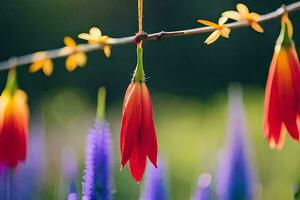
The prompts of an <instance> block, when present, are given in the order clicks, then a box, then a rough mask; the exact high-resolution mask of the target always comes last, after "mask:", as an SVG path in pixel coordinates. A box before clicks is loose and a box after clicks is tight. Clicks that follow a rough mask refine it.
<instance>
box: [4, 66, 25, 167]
mask: <svg viewBox="0 0 300 200" xmlns="http://www.w3.org/2000/svg"><path fill="white" fill-rule="evenodd" d="M15 79H16V74H15V71H10V72H9V75H8V81H7V85H6V87H5V89H4V91H3V93H2V94H1V96H0V163H2V164H4V165H6V166H8V167H11V168H15V167H16V166H17V165H18V163H19V161H24V160H25V159H26V151H27V133H28V120H29V109H28V105H27V95H26V93H25V92H24V91H22V90H20V89H18V88H17V85H16V80H15Z"/></svg>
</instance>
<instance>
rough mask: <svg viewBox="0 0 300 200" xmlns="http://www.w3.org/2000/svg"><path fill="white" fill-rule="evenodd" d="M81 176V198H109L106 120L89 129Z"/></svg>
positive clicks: (109, 140)
mask: <svg viewBox="0 0 300 200" xmlns="http://www.w3.org/2000/svg"><path fill="white" fill-rule="evenodd" d="M86 145H87V146H86V161H85V170H84V176H83V181H84V182H83V186H82V187H83V189H82V190H83V191H82V193H83V197H82V199H83V200H111V199H112V189H111V184H112V183H111V156H112V155H111V146H112V140H111V133H110V129H109V124H108V122H107V121H101V122H99V121H98V120H95V122H94V124H93V127H92V128H90V129H89V131H88V136H87V144H86Z"/></svg>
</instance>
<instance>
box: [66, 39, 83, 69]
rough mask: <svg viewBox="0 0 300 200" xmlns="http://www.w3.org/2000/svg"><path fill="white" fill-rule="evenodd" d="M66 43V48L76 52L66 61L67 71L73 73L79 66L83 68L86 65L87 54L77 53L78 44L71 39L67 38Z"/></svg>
mask: <svg viewBox="0 0 300 200" xmlns="http://www.w3.org/2000/svg"><path fill="white" fill-rule="evenodd" d="M64 43H65V45H66V47H68V48H70V49H71V50H73V52H74V53H72V54H71V55H70V56H68V57H67V59H66V68H67V70H68V71H73V70H74V69H75V68H76V67H77V66H79V67H83V66H84V65H85V64H86V60H87V58H86V55H85V53H83V52H79V51H77V44H76V42H75V41H74V40H73V39H72V38H70V37H65V38H64Z"/></svg>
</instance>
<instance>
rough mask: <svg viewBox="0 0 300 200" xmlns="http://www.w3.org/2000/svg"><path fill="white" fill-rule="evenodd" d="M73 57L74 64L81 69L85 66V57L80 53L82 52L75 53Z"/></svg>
mask: <svg viewBox="0 0 300 200" xmlns="http://www.w3.org/2000/svg"><path fill="white" fill-rule="evenodd" d="M75 57H76V63H77V65H79V66H80V67H83V66H84V65H85V64H86V60H87V57H86V55H85V53H82V52H79V53H76V54H75Z"/></svg>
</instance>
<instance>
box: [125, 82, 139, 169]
mask: <svg viewBox="0 0 300 200" xmlns="http://www.w3.org/2000/svg"><path fill="white" fill-rule="evenodd" d="M123 107H124V110H123V114H122V120H121V134H120V135H121V138H120V147H121V156H122V159H121V165H122V166H124V165H125V164H126V162H127V161H128V160H129V158H130V156H131V153H132V151H133V149H134V145H135V144H136V140H137V137H138V134H139V130H140V124H141V115H142V107H141V85H140V84H139V83H135V84H133V87H132V89H131V90H130V93H129V94H128V99H127V101H126V102H125V104H124V105H123Z"/></svg>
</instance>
